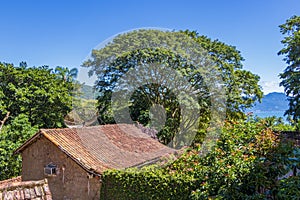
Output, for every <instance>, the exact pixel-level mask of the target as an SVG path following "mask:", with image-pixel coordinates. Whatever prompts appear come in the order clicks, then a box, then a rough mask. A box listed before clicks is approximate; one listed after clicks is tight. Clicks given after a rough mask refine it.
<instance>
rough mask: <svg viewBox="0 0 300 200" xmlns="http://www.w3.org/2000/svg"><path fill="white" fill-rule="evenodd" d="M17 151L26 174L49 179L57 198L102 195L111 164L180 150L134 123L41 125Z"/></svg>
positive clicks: (143, 161) (139, 162) (137, 163)
mask: <svg viewBox="0 0 300 200" xmlns="http://www.w3.org/2000/svg"><path fill="white" fill-rule="evenodd" d="M15 153H20V154H21V155H22V180H23V181H38V180H43V179H45V178H46V179H47V180H48V184H49V188H50V191H51V193H52V196H53V199H73V200H74V199H99V198H100V188H101V174H102V173H103V172H104V171H105V170H107V169H125V168H129V167H141V166H143V165H147V164H150V163H154V162H157V161H158V160H159V159H160V158H161V157H163V156H165V155H167V154H172V153H175V150H174V149H171V148H169V147H167V146H165V145H163V144H161V143H159V142H158V141H157V140H154V139H152V138H151V137H150V136H148V135H147V134H145V133H143V132H142V131H141V129H138V128H137V127H136V126H135V125H130V124H114V125H101V126H92V127H82V128H63V129H41V130H40V131H39V132H38V133H36V134H35V135H34V136H33V137H31V138H30V139H29V140H28V141H26V142H25V143H24V144H23V145H22V146H21V147H19V148H18V149H17V150H16V151H15Z"/></svg>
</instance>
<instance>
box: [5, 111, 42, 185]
mask: <svg viewBox="0 0 300 200" xmlns="http://www.w3.org/2000/svg"><path fill="white" fill-rule="evenodd" d="M37 130H38V128H37V127H32V126H31V123H30V122H29V120H28V118H27V116H26V115H24V114H20V115H19V116H17V117H15V118H14V119H12V120H11V122H10V124H9V125H7V126H4V128H3V130H2V131H1V133H0V180H4V179H7V178H11V177H14V176H18V175H20V172H21V168H22V167H21V166H22V164H21V158H20V155H13V152H14V151H15V150H16V149H17V148H18V147H20V146H21V145H22V144H23V143H24V142H25V141H26V140H27V139H29V138H30V137H31V136H32V135H33V134H34V133H36V132H37Z"/></svg>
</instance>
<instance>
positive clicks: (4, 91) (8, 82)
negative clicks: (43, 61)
mask: <svg viewBox="0 0 300 200" xmlns="http://www.w3.org/2000/svg"><path fill="white" fill-rule="evenodd" d="M74 73H75V71H72V73H69V70H68V69H67V68H61V67H60V68H57V69H56V72H54V71H53V70H52V69H49V68H48V67H46V66H43V67H32V68H28V67H27V65H26V63H24V62H23V63H21V64H20V66H19V67H14V66H13V65H11V64H5V63H0V120H1V121H2V120H3V119H4V118H5V117H6V119H7V120H5V123H3V124H2V123H1V125H3V126H2V129H0V179H6V178H11V177H13V176H17V175H20V170H21V158H20V156H17V155H13V151H14V150H16V148H18V147H19V146H21V145H22V144H23V143H24V142H25V141H26V140H27V139H29V138H30V137H31V136H32V135H33V134H34V133H36V132H37V130H38V128H55V127H63V126H64V117H65V115H66V114H67V113H68V112H69V111H70V110H71V106H72V96H71V95H72V92H73V89H74V88H75V85H74V84H73V82H72V80H73V79H72V78H69V77H72V76H73V75H74ZM8 113H9V115H8Z"/></svg>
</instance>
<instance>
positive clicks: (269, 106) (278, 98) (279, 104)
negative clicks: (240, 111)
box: [250, 92, 288, 112]
mask: <svg viewBox="0 0 300 200" xmlns="http://www.w3.org/2000/svg"><path fill="white" fill-rule="evenodd" d="M287 109H288V101H287V98H286V96H285V94H284V93H279V92H272V93H269V94H267V95H265V96H264V97H263V99H262V102H261V103H257V104H256V105H255V106H254V107H253V108H251V109H250V111H253V112H270V111H272V112H273V111H285V110H287Z"/></svg>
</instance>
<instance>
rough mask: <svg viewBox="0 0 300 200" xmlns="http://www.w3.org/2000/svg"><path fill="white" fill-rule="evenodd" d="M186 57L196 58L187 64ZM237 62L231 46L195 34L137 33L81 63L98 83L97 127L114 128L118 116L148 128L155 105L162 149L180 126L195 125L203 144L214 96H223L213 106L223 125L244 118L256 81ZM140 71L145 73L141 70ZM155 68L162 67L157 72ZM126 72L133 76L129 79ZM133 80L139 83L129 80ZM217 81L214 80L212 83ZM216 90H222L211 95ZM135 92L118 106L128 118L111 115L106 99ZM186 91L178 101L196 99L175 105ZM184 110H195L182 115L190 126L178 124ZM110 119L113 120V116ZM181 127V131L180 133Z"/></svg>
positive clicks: (119, 113)
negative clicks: (159, 110) (162, 113)
mask: <svg viewBox="0 0 300 200" xmlns="http://www.w3.org/2000/svg"><path fill="white" fill-rule="evenodd" d="M182 41H185V42H182ZM194 51H195V52H194ZM187 52H189V53H187ZM190 52H192V53H190ZM190 54H191V55H194V54H195V55H197V56H194V57H192V58H191V55H190ZM195 60H196V62H195ZM242 61H243V57H242V56H241V54H240V52H239V51H238V50H237V49H236V48H235V47H234V46H230V45H227V44H225V43H223V42H220V41H218V40H211V39H210V38H208V37H206V36H202V35H198V34H197V33H196V32H191V31H179V32H163V31H158V30H138V31H133V32H129V33H126V34H121V35H119V36H117V37H116V38H114V40H113V41H112V42H111V43H109V44H107V45H106V46H105V47H104V48H102V49H100V50H93V53H92V59H90V60H88V61H86V62H85V63H84V66H86V67H89V68H90V73H91V74H96V75H97V77H98V82H97V85H96V87H97V88H98V89H99V91H100V96H99V98H98V103H99V114H100V122H101V123H102V124H105V123H115V119H116V116H117V117H120V116H121V117H123V118H122V119H121V121H122V122H126V120H127V119H128V118H130V117H131V119H132V120H133V121H138V122H139V123H141V124H143V125H145V126H151V122H152V121H153V120H152V119H151V108H152V106H153V105H160V106H161V107H162V108H163V109H164V111H165V112H166V113H165V116H164V117H162V118H165V123H164V127H163V128H162V130H160V132H159V133H158V138H159V140H160V141H161V142H162V143H164V144H169V142H170V141H171V140H172V139H174V136H175V135H176V133H181V132H182V129H185V130H186V129H188V128H186V127H185V126H184V125H185V124H190V123H198V126H197V127H196V128H195V129H197V130H196V131H197V132H198V136H199V137H197V139H198V141H201V139H203V138H201V136H203V134H204V132H205V130H206V129H207V128H208V124H209V121H210V120H211V117H212V115H213V114H212V113H213V111H212V108H214V107H215V105H212V102H218V100H217V99H218V97H217V95H220V96H222V95H223V96H225V98H226V99H225V98H224V99H225V100H224V102H219V103H218V108H217V109H215V110H216V111H215V112H217V113H222V110H224V115H225V114H226V116H227V118H228V119H239V118H242V117H244V110H245V108H249V107H251V106H252V105H253V104H254V102H255V101H257V100H260V99H261V98H262V91H261V89H260V86H259V85H258V81H259V76H257V75H254V74H253V73H251V72H249V71H246V70H243V65H242ZM199 63H200V64H199ZM143 66H144V68H146V69H147V70H148V71H149V69H150V70H151V72H148V71H146V70H144V68H143ZM158 66H159V67H161V66H163V70H160V68H159V67H158ZM143 70H144V71H143ZM131 72H134V73H133V75H130V76H131V77H129V75H128V74H130V73H131ZM147 73H148V74H147ZM176 73H178V74H179V75H178V76H177V77H174V76H173V77H170V74H172V75H174V74H176ZM135 74H140V75H141V76H143V77H142V78H141V76H138V78H137V77H134V75H135ZM157 74H158V75H157ZM123 77H129V78H128V79H130V80H128V79H127V80H123V79H122V78H123ZM218 78H219V79H220V80H216V79H218ZM140 79H141V80H140ZM157 80H158V81H157ZM161 80H163V81H161ZM166 80H167V81H166ZM168 80H172V83H168ZM182 80H187V81H186V82H188V84H187V85H188V86H191V87H189V88H188V89H187V88H184V87H183V86H185V85H186V84H185V83H184V82H182ZM122 81H123V82H122ZM125 81H127V82H126V84H124V82H125ZM159 81H161V82H159ZM213 84H215V85H213ZM123 85H124V86H123ZM166 85H167V86H169V87H167V86H166ZM174 85H175V87H174ZM221 85H222V86H223V88H221V89H219V90H218V91H214V89H216V88H217V87H219V86H221ZM136 86H138V87H137V88H134V91H133V92H132V95H131V96H130V99H128V101H129V102H128V104H127V105H122V106H119V107H121V108H122V109H123V110H125V111H124V112H125V113H126V112H127V110H126V108H129V112H130V117H128V116H123V115H124V114H123V112H122V111H118V110H117V111H115V110H113V109H112V105H111V104H112V103H111V102H112V99H113V97H112V95H113V94H116V93H118V92H119V93H120V94H122V95H120V97H119V99H120V98H122V97H123V98H124V96H126V93H125V92H124V91H127V93H128V90H130V89H128V88H130V87H136ZM213 87H214V88H213ZM188 90H189V91H190V90H191V91H190V94H188V95H187V96H188V97H187V98H184V99H188V98H190V97H192V96H196V97H195V99H193V100H192V101H193V102H192V103H189V102H188V103H187V101H180V98H179V95H178V94H179V93H180V92H182V91H185V92H186V91H188ZM122 92H123V93H122ZM222 93H224V94H222ZM180 94H181V93H180ZM126 103H127V102H126ZM182 104H183V105H182ZM223 104H224V105H223ZM191 105H192V106H191ZM196 105H197V106H198V107H197V108H196ZM123 107H125V108H123ZM188 107H192V108H195V109H194V110H192V109H191V110H188V111H186V112H188V113H201V115H200V116H198V117H195V121H196V122H188V123H185V124H184V123H183V121H184V119H183V116H182V115H183V114H182V113H184V112H185V111H183V108H188ZM225 112H226V113H225ZM114 113H117V114H115V115H113V114H114ZM193 117H194V116H193ZM193 117H191V118H193ZM151 120H152V121H151ZM222 120H223V119H222ZM157 121H162V120H160V119H158V120H157ZM118 123H119V122H118ZM152 124H153V123H152ZM154 124H155V123H154ZM182 124H184V125H182ZM181 127H184V128H182V129H180V128H181ZM154 128H157V127H155V126H154ZM179 129H180V130H179ZM189 131H190V130H189ZM201 133H202V135H201ZM175 146H176V144H175Z"/></svg>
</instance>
